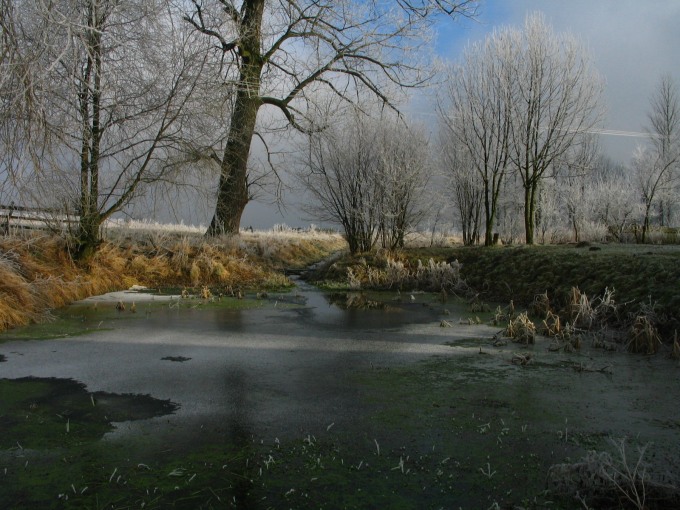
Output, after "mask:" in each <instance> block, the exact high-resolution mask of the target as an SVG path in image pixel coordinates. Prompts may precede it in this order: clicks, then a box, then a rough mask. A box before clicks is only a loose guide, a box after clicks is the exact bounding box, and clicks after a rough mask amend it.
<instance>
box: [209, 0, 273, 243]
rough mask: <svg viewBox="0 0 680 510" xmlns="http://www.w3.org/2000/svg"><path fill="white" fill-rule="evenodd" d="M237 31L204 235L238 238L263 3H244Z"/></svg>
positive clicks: (253, 115) (256, 87) (257, 100)
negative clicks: (227, 112) (234, 78)
mask: <svg viewBox="0 0 680 510" xmlns="http://www.w3.org/2000/svg"><path fill="white" fill-rule="evenodd" d="M246 3H247V8H246V10H245V17H244V19H243V21H242V24H241V26H240V28H239V32H240V35H241V38H240V42H239V45H238V50H239V58H240V65H241V73H240V76H239V89H238V92H237V93H236V102H235V104H234V113H233V114H232V117H231V124H230V126H229V137H228V138H227V146H226V147H225V149H224V156H223V157H222V164H221V169H220V170H221V171H220V182H219V188H218V192H217V204H216V206H215V215H214V216H213V219H212V221H211V222H210V227H209V228H208V232H207V234H208V235H220V234H238V232H239V227H240V225H241V215H242V214H243V210H244V209H245V208H246V205H247V204H248V200H249V196H248V156H249V155H250V144H251V142H252V140H253V134H254V133H255V121H256V120H257V111H258V109H259V108H260V106H261V104H262V100H261V99H260V79H261V73H262V67H263V65H264V62H263V58H262V55H261V53H260V42H261V39H262V16H263V14H264V3H265V2H264V0H248V1H247V2H246Z"/></svg>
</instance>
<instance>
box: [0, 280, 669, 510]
mask: <svg viewBox="0 0 680 510" xmlns="http://www.w3.org/2000/svg"><path fill="white" fill-rule="evenodd" d="M119 298H120V296H117V297H116V300H117V299H119ZM126 299H127V300H128V306H127V307H126V310H125V311H116V310H115V301H113V302H107V301H106V300H103V299H100V300H88V301H87V302H84V303H80V304H75V305H73V306H71V307H68V308H67V309H65V310H63V311H61V312H60V317H61V318H60V319H59V320H58V321H56V322H55V323H53V324H51V325H50V326H49V328H45V327H34V328H29V329H28V330H22V331H14V332H9V333H6V334H4V335H3V336H2V337H1V338H0V360H1V361H4V362H3V363H2V364H1V365H0V392H1V393H0V395H2V397H3V398H2V404H1V405H2V409H0V426H2V428H3V438H2V443H1V445H0V447H1V448H2V453H1V454H0V479H1V478H3V477H4V479H5V480H7V481H8V482H10V483H8V484H5V483H3V484H2V485H1V486H0V506H3V507H16V508H31V507H32V506H33V507H35V505H40V506H41V507H45V508H47V507H50V505H52V506H54V507H55V508H62V507H69V506H70V505H72V506H73V507H74V508H77V507H79V506H78V505H82V506H88V505H91V506H94V505H100V506H101V507H102V508H103V507H107V508H108V507H109V506H106V504H103V502H104V503H107V504H109V503H110V504H111V505H112V506H113V507H116V504H119V505H120V506H121V507H125V506H124V505H128V506H133V507H137V508H139V507H140V506H142V504H144V507H146V508H149V507H158V508H165V507H168V506H174V507H176V508H199V507H205V508H210V507H219V508H224V507H225V506H226V507H237V508H280V507H281V506H282V505H287V506H290V507H292V508H307V507H319V508H368V507H376V508H377V507H383V508H386V507H402V508H459V507H460V508H489V507H493V505H495V504H496V505H499V507H504V506H508V507H512V506H525V507H528V506H531V505H533V506H532V507H533V508H543V507H546V508H548V507H550V508H578V507H579V506H577V504H578V502H577V501H576V500H574V499H573V497H572V496H566V497H565V496H558V495H557V494H555V491H553V492H551V485H550V484H549V483H547V482H546V475H547V473H548V470H549V469H550V468H551V466H554V465H558V464H564V465H569V464H570V463H571V464H573V463H576V462H578V461H579V460H580V459H581V458H582V457H583V456H585V455H587V454H588V451H589V450H598V451H603V450H607V451H611V450H612V444H613V443H612V442H611V439H615V440H620V439H622V438H628V439H627V443H626V444H627V445H629V448H630V451H631V452H635V448H636V447H637V446H644V445H647V444H649V445H648V450H647V451H648V452H649V453H648V456H649V459H648V460H649V461H650V463H651V467H650V469H651V468H653V471H655V472H656V473H661V475H664V473H665V474H667V475H668V477H669V479H670V478H672V477H673V475H674V474H675V473H677V461H676V459H677V458H680V457H679V456H680V414H678V410H677V409H678V408H677V403H678V401H680V400H679V397H680V388H679V385H678V374H679V373H680V372H679V371H678V370H679V369H678V366H677V364H676V362H672V361H670V360H667V359H665V358H664V357H662V356H657V357H653V358H647V357H638V356H630V355H627V354H623V353H610V352H604V351H600V350H591V349H589V348H588V347H587V346H585V347H584V348H583V349H582V352H577V353H573V354H566V353H554V352H549V351H548V350H547V346H548V343H549V342H548V341H547V340H539V342H538V343H537V344H536V345H535V346H532V347H528V348H525V347H520V346H517V345H513V344H510V345H508V346H505V347H494V346H493V345H492V343H493V340H492V337H493V336H494V335H495V334H497V333H498V332H499V329H500V328H496V327H493V326H491V325H489V324H487V325H468V324H467V319H468V317H471V318H474V314H471V313H470V312H468V311H467V310H466V308H465V306H464V304H460V303H459V304H455V303H452V302H448V303H439V302H438V301H437V299H436V297H434V296H429V295H425V294H410V293H403V294H399V295H398V294H391V295H373V296H365V295H357V294H353V295H349V296H347V295H336V296H334V297H333V298H332V299H331V298H330V297H329V296H326V295H324V294H323V293H321V292H319V291H317V290H315V289H313V288H311V287H308V286H306V285H305V284H303V283H301V284H300V286H299V287H298V290H297V291H295V292H293V293H291V294H276V295H269V296H264V297H262V296H260V299H256V298H255V296H249V297H247V299H245V300H243V301H242V302H239V303H237V302H236V300H233V299H232V298H224V299H223V300H222V301H220V302H215V303H207V302H204V301H201V300H200V299H190V300H179V299H174V300H162V299H161V298H159V297H156V298H153V299H151V298H150V299H148V300H146V301H144V300H142V299H141V298H140V297H136V296H134V295H129V296H126ZM133 300H136V311H135V313H132V312H130V307H129V304H130V303H131V302H132V301H133ZM331 301H333V302H337V303H340V304H347V303H348V302H349V303H351V304H353V305H355V306H356V305H359V306H360V308H359V309H357V308H353V309H343V308H342V307H341V306H336V305H332V304H331ZM94 302H97V305H96V306H95V305H94ZM488 319H489V317H488V316H482V320H483V321H486V320H488ZM442 320H446V321H447V323H448V324H445V325H447V326H448V325H450V326H451V327H441V324H442ZM462 322H464V323H466V324H461V323H462ZM31 332H34V333H35V334H34V335H33V337H32V336H31V334H32V333H31ZM517 353H523V354H524V355H526V354H530V355H531V356H532V362H531V363H529V364H528V365H526V366H523V365H518V364H513V363H512V358H513V356H514V355H515V354H517ZM125 409H127V412H126V411H125ZM3 470H5V471H3ZM46 473H49V476H47V475H46ZM661 475H660V476H661ZM664 476H665V475H664ZM71 486H72V487H71ZM84 489H85V490H84ZM227 503H228V506H227ZM375 505H377V506H375Z"/></svg>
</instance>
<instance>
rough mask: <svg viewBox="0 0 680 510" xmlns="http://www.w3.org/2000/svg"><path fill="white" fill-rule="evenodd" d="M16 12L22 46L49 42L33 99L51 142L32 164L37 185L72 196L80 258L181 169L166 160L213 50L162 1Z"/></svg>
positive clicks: (93, 1)
mask: <svg viewBox="0 0 680 510" xmlns="http://www.w3.org/2000/svg"><path fill="white" fill-rule="evenodd" d="M16 13H17V14H19V13H20V15H21V20H18V19H17V18H16V17H15V19H14V22H15V23H19V22H20V23H21V30H18V31H17V33H20V34H21V36H22V37H23V38H24V43H25V44H27V45H30V44H39V45H41V50H40V52H39V58H38V61H39V62H41V63H42V67H41V69H40V74H39V76H40V84H41V85H40V87H39V88H35V89H33V91H32V93H34V95H35V97H36V100H37V104H39V105H40V109H41V115H42V119H41V120H42V123H41V124H40V126H39V128H40V130H41V132H42V139H41V140H40V141H41V142H43V144H42V148H41V149H40V150H41V151H42V153H41V154H40V157H35V156H34V157H32V158H31V161H30V165H29V168H30V171H31V174H32V179H33V180H34V181H35V183H36V184H35V187H36V188H37V187H38V186H40V185H42V186H43V187H44V188H47V189H52V190H54V189H56V188H57V187H58V186H61V187H62V189H64V190H65V191H66V193H67V194H68V195H69V202H70V205H69V207H70V209H71V212H76V213H77V214H78V215H79V222H80V223H79V229H78V233H77V248H78V254H79V256H82V257H87V256H89V255H90V254H91V253H92V252H93V250H94V248H96V246H97V245H98V244H99V241H100V235H101V233H100V227H101V225H102V223H103V222H104V221H105V220H106V219H107V218H108V217H110V216H111V215H112V214H114V213H115V212H117V211H120V210H121V209H122V208H123V207H125V206H126V205H127V204H128V203H129V202H130V200H132V198H133V197H134V196H135V194H136V193H138V192H139V191H140V190H141V189H142V188H143V187H144V186H145V185H148V184H151V183H154V182H158V181H162V180H164V179H166V178H167V175H168V171H170V170H173V169H174V167H173V165H168V164H167V161H168V159H169V154H170V153H171V152H172V151H174V150H176V149H177V148H178V146H177V145H178V143H179V140H180V136H179V135H180V133H181V131H182V127H183V125H184V124H185V123H186V121H187V115H188V114H189V112H188V109H187V105H188V102H189V99H190V98H191V97H192V94H193V92H194V91H195V89H196V86H197V81H196V77H197V76H201V71H202V69H203V67H204V65H205V51H198V48H196V47H195V44H196V42H197V41H192V38H193V37H195V35H194V34H193V31H192V30H189V29H188V27H186V25H185V24H184V23H183V22H181V21H180V16H179V14H178V13H176V12H173V11H172V9H170V8H168V6H167V3H166V2H163V1H161V0H153V1H146V0H145V1H142V0H85V1H75V0H63V1H61V2H46V1H43V0H22V1H21V5H20V6H18V8H17V9H16ZM190 48H192V51H198V56H197V55H196V54H191V53H190V50H189V49H190ZM199 57H200V58H199ZM16 111H17V110H13V111H12V113H13V112H16ZM19 112H20V110H19ZM11 118H12V116H10V119H11ZM17 142H19V143H23V144H26V143H35V140H34V139H28V140H27V139H18V140H17ZM33 154H35V153H33ZM76 168H77V171H76V172H74V171H73V169H76ZM55 195H57V194H56V193H54V192H53V193H51V196H43V197H42V200H43V201H44V200H49V199H50V198H52V199H53V198H54V197H55Z"/></svg>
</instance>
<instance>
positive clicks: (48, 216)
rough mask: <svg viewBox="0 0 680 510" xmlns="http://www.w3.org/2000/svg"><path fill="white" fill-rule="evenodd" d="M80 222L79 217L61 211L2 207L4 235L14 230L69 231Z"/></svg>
mask: <svg viewBox="0 0 680 510" xmlns="http://www.w3.org/2000/svg"><path fill="white" fill-rule="evenodd" d="M79 221H80V218H79V217H78V216H76V215H69V214H66V213H65V212H64V211H63V210H59V209H47V208H44V207H22V206H18V205H14V204H10V205H0V232H1V233H2V234H4V235H7V234H8V233H9V232H10V230H12V229H54V228H57V229H60V230H61V229H68V228H71V227H75V226H77V225H78V222H79Z"/></svg>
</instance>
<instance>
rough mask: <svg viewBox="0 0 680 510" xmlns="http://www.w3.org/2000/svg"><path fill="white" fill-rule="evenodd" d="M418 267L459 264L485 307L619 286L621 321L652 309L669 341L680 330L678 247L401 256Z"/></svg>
mask: <svg viewBox="0 0 680 510" xmlns="http://www.w3.org/2000/svg"><path fill="white" fill-rule="evenodd" d="M396 255H397V257H398V258H399V259H401V260H403V261H406V262H408V263H409V264H411V265H412V266H413V267H415V265H416V264H417V261H418V260H422V261H423V262H425V261H427V260H428V259H429V258H433V259H434V260H435V261H441V260H446V261H449V262H450V261H453V260H458V261H459V262H461V263H462V269H461V275H462V278H463V279H464V280H465V281H466V282H467V284H468V285H469V286H470V287H471V288H472V289H473V290H474V291H475V292H478V293H479V296H480V298H481V299H482V300H483V301H485V302H500V303H508V302H509V301H510V300H513V301H514V302H515V304H516V305H517V306H518V307H524V308H526V307H528V306H529V305H530V304H531V302H532V301H533V299H534V297H535V296H536V295H537V294H542V293H544V292H547V293H548V296H549V298H550V301H551V305H552V307H553V308H554V309H555V310H556V311H560V309H562V308H563V307H564V306H565V304H566V303H567V300H568V296H569V293H570V290H571V288H572V287H578V288H579V290H580V291H581V292H585V293H586V294H587V295H588V297H589V298H590V299H591V300H592V298H594V297H595V296H601V295H602V294H603V292H604V291H605V289H607V288H609V289H610V290H611V289H614V296H613V297H614V300H615V301H616V303H618V304H619V305H621V318H622V320H623V321H626V320H629V319H630V315H631V314H634V313H636V312H637V311H638V310H639V309H640V306H641V305H643V304H647V305H650V304H651V305H652V306H654V308H655V310H656V311H657V314H658V315H659V317H660V319H661V321H662V324H661V326H662V331H663V333H664V335H665V337H666V338H671V337H672V334H673V331H674V330H675V329H680V286H679V285H678V283H679V282H680V247H678V246H656V245H653V246H652V245H618V244H617V245H597V246H582V247H577V246H575V245H556V246H524V245H519V246H507V247H490V248H485V247H464V246H460V247H454V248H412V249H405V250H403V251H400V252H399V253H398V254H396ZM359 264H361V265H364V264H367V265H375V266H377V267H381V264H383V261H382V257H381V256H376V255H375V254H365V255H363V256H362V257H360V258H354V259H352V258H350V257H345V258H344V259H342V260H339V261H337V262H336V263H335V264H333V265H332V266H331V267H329V268H327V269H326V271H325V272H323V273H321V274H319V275H317V278H318V279H319V280H320V281H323V282H325V284H326V285H327V286H329V285H332V283H330V282H335V285H336V286H337V285H338V284H339V282H340V283H341V282H346V280H347V267H351V266H355V265H359Z"/></svg>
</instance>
